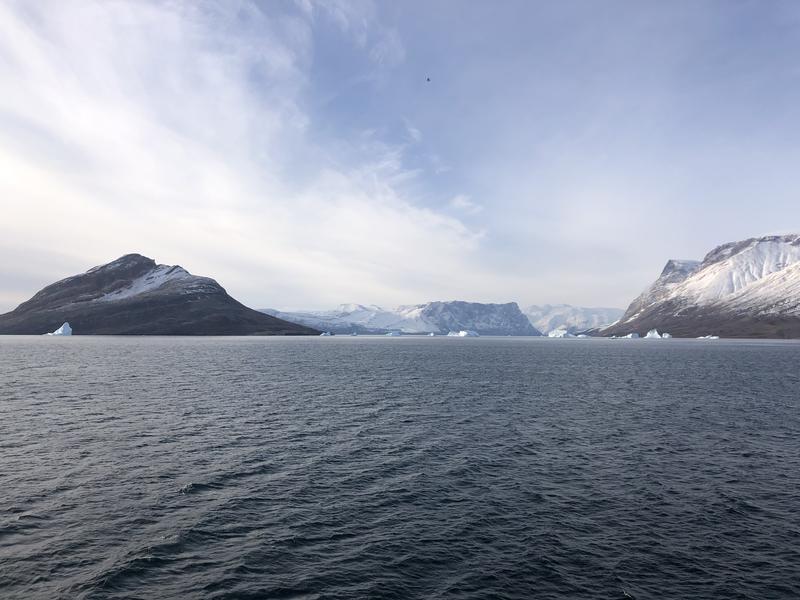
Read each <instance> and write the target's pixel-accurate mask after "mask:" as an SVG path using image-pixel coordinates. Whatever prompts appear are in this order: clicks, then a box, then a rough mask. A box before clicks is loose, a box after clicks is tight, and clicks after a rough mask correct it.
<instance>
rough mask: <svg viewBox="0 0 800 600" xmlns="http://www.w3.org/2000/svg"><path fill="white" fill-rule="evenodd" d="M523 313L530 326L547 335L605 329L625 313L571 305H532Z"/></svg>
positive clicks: (610, 309) (619, 310) (619, 309)
mask: <svg viewBox="0 0 800 600" xmlns="http://www.w3.org/2000/svg"><path fill="white" fill-rule="evenodd" d="M523 312H524V313H525V316H526V317H528V320H529V321H530V322H531V324H532V325H533V326H534V327H536V329H538V330H539V331H541V332H543V333H545V334H548V333H550V332H551V331H554V330H557V329H566V330H567V331H568V332H569V333H580V332H582V331H586V330H588V329H600V328H602V327H607V326H609V325H611V324H612V323H614V322H616V321H618V320H619V318H620V317H621V316H622V314H623V313H624V312H625V311H624V310H622V309H621V308H590V307H583V306H572V305H571V304H543V305H532V306H529V307H528V308H526V309H524V310H523Z"/></svg>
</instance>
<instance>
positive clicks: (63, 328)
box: [45, 323, 72, 335]
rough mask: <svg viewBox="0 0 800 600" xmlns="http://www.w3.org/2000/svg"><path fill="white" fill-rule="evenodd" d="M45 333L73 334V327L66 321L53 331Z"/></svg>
mask: <svg viewBox="0 0 800 600" xmlns="http://www.w3.org/2000/svg"><path fill="white" fill-rule="evenodd" d="M45 335H72V327H70V326H69V323H64V324H63V325H62V326H61V327H59V328H58V329H56V330H55V331H53V332H52V333H45Z"/></svg>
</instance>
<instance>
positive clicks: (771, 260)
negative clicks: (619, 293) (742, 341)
mask: <svg viewBox="0 0 800 600" xmlns="http://www.w3.org/2000/svg"><path fill="white" fill-rule="evenodd" d="M651 329H658V330H659V331H661V332H664V331H666V332H669V333H671V334H672V335H674V336H684V337H698V336H705V335H719V336H722V337H772V338H796V337H800V235H783V236H765V237H760V238H750V239H747V240H743V241H739V242H731V243H728V244H723V245H721V246H719V247H717V248H715V249H713V250H712V251H711V252H709V253H708V254H707V255H706V256H705V258H704V259H703V260H702V262H698V261H669V262H668V263H667V265H666V267H665V268H664V270H663V271H662V273H661V276H660V277H659V278H658V279H657V280H656V281H655V283H653V284H652V285H651V286H650V287H649V288H648V289H647V290H645V291H644V292H643V293H642V294H641V295H640V296H639V297H638V298H636V299H635V300H634V301H633V302H632V303H631V305H630V306H629V307H628V310H626V311H625V314H624V315H623V316H622V318H621V319H620V320H619V321H618V322H617V323H615V324H613V325H611V326H610V327H607V328H606V329H603V330H602V331H600V334H601V335H618V336H619V335H626V334H628V333H638V334H639V335H644V334H645V333H646V332H647V331H649V330H651Z"/></svg>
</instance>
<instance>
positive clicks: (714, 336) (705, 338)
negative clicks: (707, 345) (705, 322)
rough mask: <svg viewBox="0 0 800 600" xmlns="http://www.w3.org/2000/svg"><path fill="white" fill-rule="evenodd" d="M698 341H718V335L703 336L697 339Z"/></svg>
mask: <svg viewBox="0 0 800 600" xmlns="http://www.w3.org/2000/svg"><path fill="white" fill-rule="evenodd" d="M697 339H698V340H718V339H719V336H718V335H701V336H700V337H698V338H697Z"/></svg>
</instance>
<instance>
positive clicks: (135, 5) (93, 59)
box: [0, 1, 479, 308]
mask: <svg viewBox="0 0 800 600" xmlns="http://www.w3.org/2000/svg"><path fill="white" fill-rule="evenodd" d="M363 18H364V19H368V15H367V16H365V17H363ZM341 19H346V20H347V23H348V24H347V27H350V28H352V29H353V30H354V31H357V32H358V31H361V30H362V29H365V30H366V31H368V30H369V27H368V22H367V24H366V25H365V24H364V22H362V20H358V19H359V18H357V17H354V16H353V15H351V14H347V15H343V16H341ZM353 19H356V22H354V21H353ZM311 27H312V21H311V17H309V16H308V14H307V13H306V12H305V11H303V10H301V9H298V10H295V11H290V12H286V13H280V14H273V13H270V12H269V11H267V12H265V11H263V10H261V9H259V8H258V7H257V6H256V5H251V4H249V3H247V2H243V3H236V4H235V5H233V4H228V3H224V4H221V5H207V4H193V3H186V4H184V3H170V4H149V3H143V2H139V1H131V2H113V3H110V2H82V3H77V4H72V3H70V4H68V3H61V2H41V3H37V4H35V5H31V4H28V3H18V4H14V3H12V4H5V5H3V6H2V7H0V87H2V89H3V90H4V93H3V94H0V127H2V130H3V132H4V135H3V136H2V138H1V139H0V198H2V200H0V202H2V205H3V206H2V210H3V214H4V218H3V220H2V222H0V238H2V240H3V242H2V246H3V248H2V250H3V251H4V263H5V261H10V264H11V263H15V262H16V263H23V262H24V261H25V257H26V256H28V255H29V254H30V253H31V252H35V253H36V254H37V256H40V258H41V257H44V256H49V257H51V259H50V260H49V261H46V260H43V259H41V260H40V261H39V265H40V268H41V266H42V265H44V264H49V265H50V268H42V269H41V272H40V273H39V271H38V270H37V273H38V277H39V278H40V282H41V283H42V284H44V283H46V282H48V281H49V280H51V279H52V278H54V277H56V276H61V275H65V274H68V273H69V272H71V271H74V270H77V269H79V268H82V267H88V266H90V265H93V264H97V263H99V262H103V261H105V260H109V259H112V258H114V257H116V256H117V255H121V254H123V253H125V252H131V251H139V252H143V253H145V254H148V255H151V256H153V257H154V258H156V259H158V260H160V261H162V262H177V263H183V264H184V265H185V266H187V267H188V268H190V269H193V270H195V271H197V272H199V273H203V274H209V275H214V276H217V277H218V278H219V279H220V281H221V282H222V283H223V284H225V285H227V286H228V288H229V290H230V291H231V292H232V293H234V294H236V295H237V296H240V297H242V298H243V299H244V300H245V301H246V302H249V303H250V304H255V305H269V304H283V305H325V304H327V303H335V302H339V301H340V300H341V298H345V297H346V298H350V297H358V298H367V299H370V300H374V301H378V302H387V303H392V302H394V301H396V300H403V301H407V300H411V299H412V298H420V297H425V296H426V294H427V289H426V288H427V286H428V285H429V284H430V282H432V281H436V280H437V279H438V278H439V277H440V274H441V273H442V272H453V271H458V270H460V269H461V267H462V266H463V264H464V262H465V261H466V260H467V257H468V256H469V254H470V253H472V252H474V251H475V249H476V247H477V244H478V243H479V236H478V235H477V234H475V233H474V232H472V231H470V230H469V229H468V228H467V227H465V226H464V225H463V224H462V223H461V222H460V221H459V220H458V219H455V218H453V217H452V216H447V215H444V214H439V213H437V212H435V211H433V210H430V209H427V208H424V207H420V206H418V205H417V204H416V203H415V200H414V198H413V196H410V195H409V193H408V192H407V191H406V190H405V189H404V188H405V185H404V184H405V182H406V181H408V178H413V177H414V171H413V170H409V169H406V168H405V167H404V164H403V158H402V150H401V149H400V148H393V147H391V146H390V145H386V144H382V143H378V142H375V143H374V145H373V147H372V149H371V156H370V160H363V155H362V153H361V152H359V151H358V149H357V148H356V147H355V146H353V143H350V145H351V146H353V148H351V150H349V151H348V152H349V153H350V155H351V156H352V157H360V158H359V160H355V162H353V161H351V162H350V163H343V162H342V161H341V160H336V159H334V160H330V159H329V158H328V157H329V155H330V152H331V149H327V150H326V149H325V148H324V147H319V146H318V145H316V144H314V143H312V142H311V141H310V140H309V136H308V133H307V132H308V128H309V127H310V126H311V124H310V122H309V118H310V117H309V115H308V114H307V112H306V111H305V110H304V108H303V105H304V94H305V93H306V87H307V85H308V80H307V70H308V65H309V62H310V57H311V55H312V52H313V36H312V31H311ZM357 35H360V34H357ZM368 37H369V36H368ZM373 50H374V47H367V48H365V50H364V51H365V52H368V53H370V52H372V51H373ZM387 52H388V51H387ZM388 56H389V55H388V54H386V55H385V56H384V58H382V59H381V60H384V59H385V60H387V61H388V60H389V58H388ZM337 143H339V144H344V143H349V142H343V141H341V140H340V141H339V142H337ZM359 143H363V141H362V142H356V143H355V144H356V146H357V145H358V144H359ZM348 152H345V153H344V154H345V155H347V154H348ZM2 271H3V272H2V273H0V276H2V277H4V278H5V280H6V281H5V285H6V286H12V287H13V283H11V282H12V280H16V281H19V286H20V287H19V289H17V290H16V293H17V294H19V296H18V297H17V298H16V300H17V301H19V300H22V299H24V298H25V297H26V296H28V295H30V293H31V292H33V291H35V290H34V289H30V288H28V289H22V286H23V285H24V286H29V285H30V277H27V278H26V279H25V281H22V280H21V279H20V277H19V274H18V273H17V274H15V273H12V272H11V270H9V269H2ZM468 284H469V283H468V281H464V282H459V283H458V289H456V287H457V286H453V290H452V291H453V293H456V292H463V291H464V286H466V285H468ZM11 295H12V296H13V295H14V293H12V294H11ZM5 300H6V302H8V301H9V300H8V297H7V296H6V299H5ZM6 308H10V306H7V307H6Z"/></svg>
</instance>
